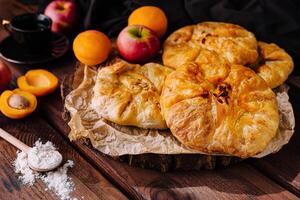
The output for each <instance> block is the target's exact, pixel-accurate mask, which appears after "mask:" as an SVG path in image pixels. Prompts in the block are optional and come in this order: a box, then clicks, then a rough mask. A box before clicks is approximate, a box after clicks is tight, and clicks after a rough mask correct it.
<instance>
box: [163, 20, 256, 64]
mask: <svg viewBox="0 0 300 200" xmlns="http://www.w3.org/2000/svg"><path fill="white" fill-rule="evenodd" d="M203 51H205V53H203ZM207 54H213V56H212V57H211V56H209V55H207ZM203 56H206V59H208V60H214V59H215V58H216V56H220V57H221V58H222V59H224V60H226V61H227V62H229V63H230V64H241V65H245V64H249V63H254V62H255V61H256V60H257V57H258V52H257V41H256V38H255V36H254V35H253V33H251V32H249V31H247V30H246V29H244V28H242V27H241V26H238V25H234V24H229V23H222V22H203V23H199V24H196V25H189V26H185V27H183V28H180V29H178V30H177V31H175V32H173V33H172V34H171V35H170V36H169V37H168V38H167V39H166V41H165V43H164V46H163V55H162V59H163V64H164V65H166V66H169V67H172V68H177V67H180V66H181V65H183V64H185V63H187V62H189V61H195V62H197V63H198V61H197V60H199V59H201V60H202V61H203V58H201V57H203Z"/></svg>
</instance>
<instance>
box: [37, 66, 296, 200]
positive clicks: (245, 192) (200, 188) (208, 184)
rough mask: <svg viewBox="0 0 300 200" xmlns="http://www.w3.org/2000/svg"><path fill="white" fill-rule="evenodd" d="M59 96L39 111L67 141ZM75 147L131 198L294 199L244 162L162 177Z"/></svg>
mask: <svg viewBox="0 0 300 200" xmlns="http://www.w3.org/2000/svg"><path fill="white" fill-rule="evenodd" d="M65 67H66V68H69V69H70V72H69V73H71V72H72V70H73V69H74V68H73V66H65ZM53 72H54V73H56V71H55V70H53ZM69 73H68V74H69ZM56 74H57V75H58V76H59V77H62V76H63V74H60V73H56ZM60 79H62V78H60ZM59 95H60V93H59V92H58V91H57V92H56V93H54V94H52V95H50V96H48V97H47V98H45V99H43V101H41V111H42V112H43V113H44V116H45V117H46V118H47V119H48V122H49V123H51V124H52V125H53V126H54V127H55V128H56V129H57V130H58V131H59V132H60V133H63V135H64V136H65V137H66V139H67V135H68V132H69V127H68V126H67V124H66V123H64V122H63V119H62V111H63V103H62V101H61V100H60V99H59ZM74 145H75V146H76V148H78V150H79V151H80V152H82V153H83V154H84V155H85V156H86V158H88V159H89V160H90V161H91V162H93V163H94V164H95V166H97V167H98V168H99V170H101V171H102V172H103V173H104V174H106V176H107V177H111V179H110V180H111V181H113V182H114V183H116V184H117V185H119V186H120V187H121V188H123V190H124V191H126V193H127V194H129V195H130V197H131V198H133V199H144V198H145V199H167V198H169V199H249V198H250V199H251V198H258V199H273V198H274V199H276V198H277V199H289V198H290V199H297V197H296V196H294V195H293V194H291V193H290V192H288V191H286V190H285V189H284V188H282V187H280V186H279V185H277V184H276V183H274V182H273V181H271V180H270V179H268V178H266V177H265V176H264V175H263V174H261V173H260V172H258V171H257V170H256V169H254V168H253V167H252V166H250V165H248V164H247V163H243V164H241V165H236V166H234V167H230V168H227V169H220V170H216V171H205V170H204V171H200V172H172V173H166V174H164V173H160V172H156V171H153V170H144V169H138V168H133V167H130V166H128V165H127V164H124V163H120V162H118V161H115V160H113V159H112V158H109V157H107V156H105V155H103V154H101V153H99V152H98V151H96V150H94V149H92V148H91V147H89V146H87V145H84V144H82V143H80V142H75V143H74Z"/></svg>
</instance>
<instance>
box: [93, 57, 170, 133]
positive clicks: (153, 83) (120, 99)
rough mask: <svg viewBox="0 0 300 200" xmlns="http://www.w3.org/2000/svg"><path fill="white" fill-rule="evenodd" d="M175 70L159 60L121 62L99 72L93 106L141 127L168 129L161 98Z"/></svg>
mask: <svg viewBox="0 0 300 200" xmlns="http://www.w3.org/2000/svg"><path fill="white" fill-rule="evenodd" d="M171 71H172V70H171V69H169V68H167V67H164V66H162V65H159V64H155V63H148V64H146V65H143V66H140V65H135V64H130V63H127V62H125V61H119V62H117V63H115V64H113V65H110V66H106V67H104V68H102V69H100V70H99V71H98V75H97V79H96V84H95V86H94V89H93V91H94V96H93V98H92V106H93V108H94V109H95V111H96V112H97V113H98V114H99V115H100V116H101V117H103V118H104V119H106V120H108V121H111V122H114V123H117V124H120V125H131V126H137V127H141V128H151V129H167V126H166V123H165V120H164V118H163V117H162V114H161V109H160V105H159V99H160V94H161V89H162V85H163V82H164V80H165V77H166V76H167V75H168V74H169V73H170V72H171Z"/></svg>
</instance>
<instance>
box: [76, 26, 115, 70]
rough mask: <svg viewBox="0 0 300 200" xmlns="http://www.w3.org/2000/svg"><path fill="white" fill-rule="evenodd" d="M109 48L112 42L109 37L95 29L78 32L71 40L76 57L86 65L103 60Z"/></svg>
mask: <svg viewBox="0 0 300 200" xmlns="http://www.w3.org/2000/svg"><path fill="white" fill-rule="evenodd" d="M111 49H112V44H111V41H110V40H109V38H108V37H107V36H106V35H105V34H104V33H102V32H100V31H96V30H88V31H84V32H82V33H79V34H78V35H77V36H76V38H75V39H74V41H73V51H74V54H75V56H76V58H77V59H78V60H79V61H80V62H82V63H84V64H86V65H97V64H100V63H102V62H104V61H105V60H106V59H107V58H108V56H109V54H110V52H111Z"/></svg>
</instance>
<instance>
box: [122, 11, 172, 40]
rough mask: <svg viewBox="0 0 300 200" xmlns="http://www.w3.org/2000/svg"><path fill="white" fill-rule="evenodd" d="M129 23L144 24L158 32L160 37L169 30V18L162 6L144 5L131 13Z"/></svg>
mask: <svg viewBox="0 0 300 200" xmlns="http://www.w3.org/2000/svg"><path fill="white" fill-rule="evenodd" d="M128 25H144V26H146V27H148V28H150V29H152V30H153V31H154V32H156V33H157V35H158V36H159V37H162V36H163V35H164V34H165V33H166V31H167V28H168V19H167V16H166V15H165V13H164V11H163V10H161V9H160V8H158V7H155V6H143V7H140V8H137V9H136V10H134V11H133V12H132V13H131V14H130V16H129V18H128Z"/></svg>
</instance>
